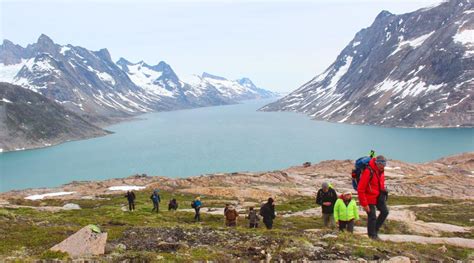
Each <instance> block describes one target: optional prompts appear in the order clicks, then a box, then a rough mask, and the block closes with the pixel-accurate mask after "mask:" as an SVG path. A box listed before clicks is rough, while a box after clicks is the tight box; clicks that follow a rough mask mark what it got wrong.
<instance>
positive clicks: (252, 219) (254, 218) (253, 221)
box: [247, 207, 260, 228]
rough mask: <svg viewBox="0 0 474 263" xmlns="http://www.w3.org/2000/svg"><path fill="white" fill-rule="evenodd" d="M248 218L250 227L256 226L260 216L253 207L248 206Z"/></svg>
mask: <svg viewBox="0 0 474 263" xmlns="http://www.w3.org/2000/svg"><path fill="white" fill-rule="evenodd" d="M247 218H248V219H249V227H250V228H258V221H260V216H258V214H257V210H255V209H253V207H250V208H249V215H248V216H247Z"/></svg>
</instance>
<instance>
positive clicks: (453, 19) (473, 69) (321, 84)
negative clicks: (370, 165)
mask: <svg viewBox="0 0 474 263" xmlns="http://www.w3.org/2000/svg"><path fill="white" fill-rule="evenodd" d="M473 99H474V7H473V4H472V1H471V0H451V1H448V2H443V3H442V4H440V5H438V6H435V7H431V8H424V9H420V10H417V11H415V12H411V13H407V14H402V15H394V14H391V13H390V12H388V11H382V12H381V13H380V14H379V15H378V16H377V17H376V19H375V21H374V22H373V24H372V25H371V26H370V27H368V28H365V29H362V30H361V31H359V32H358V33H357V34H356V35H355V38H354V39H353V40H352V41H351V42H350V43H349V44H348V45H347V46H346V47H345V48H344V49H343V50H342V52H341V53H340V54H339V55H338V57H337V59H336V61H335V62H334V63H333V64H332V65H330V66H329V67H328V68H327V69H326V70H325V71H324V72H323V73H322V74H320V75H318V76H316V77H315V78H314V79H312V80H311V81H309V82H308V83H306V84H304V85H303V86H302V87H300V88H299V89H297V90H296V91H294V92H292V93H290V94H289V95H287V96H285V97H284V98H282V99H280V100H279V101H277V102H275V103H272V104H269V105H267V106H265V107H263V108H262V109H261V110H265V111H295V112H303V113H306V114H308V115H310V116H311V117H313V118H314V119H319V120H328V121H333V122H345V123H353V124H369V125H381V126H392V127H393V126H396V127H457V126H469V127H472V126H474V121H473V118H472V112H473V111H472V110H473V106H474V103H473V102H474V100H473Z"/></svg>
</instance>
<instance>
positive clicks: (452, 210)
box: [412, 201, 474, 227]
mask: <svg viewBox="0 0 474 263" xmlns="http://www.w3.org/2000/svg"><path fill="white" fill-rule="evenodd" d="M412 210H413V211H414V212H415V214H416V217H417V219H419V220H423V221H425V222H440V223H447V224H453V225H458V226H468V227H474V222H471V221H470V219H474V202H472V201H471V202H462V203H461V202H460V203H456V204H449V205H443V206H432V207H416V209H415V208H412Z"/></svg>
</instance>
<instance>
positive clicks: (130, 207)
mask: <svg viewBox="0 0 474 263" xmlns="http://www.w3.org/2000/svg"><path fill="white" fill-rule="evenodd" d="M125 197H126V198H127V200H128V210H130V211H133V210H135V193H134V192H133V191H127V194H126V195H125Z"/></svg>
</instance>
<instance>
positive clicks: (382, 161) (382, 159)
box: [375, 155, 387, 165]
mask: <svg viewBox="0 0 474 263" xmlns="http://www.w3.org/2000/svg"><path fill="white" fill-rule="evenodd" d="M375 163H376V164H382V165H386V164H387V159H385V157H384V156H383V155H379V156H377V157H376V158H375Z"/></svg>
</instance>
